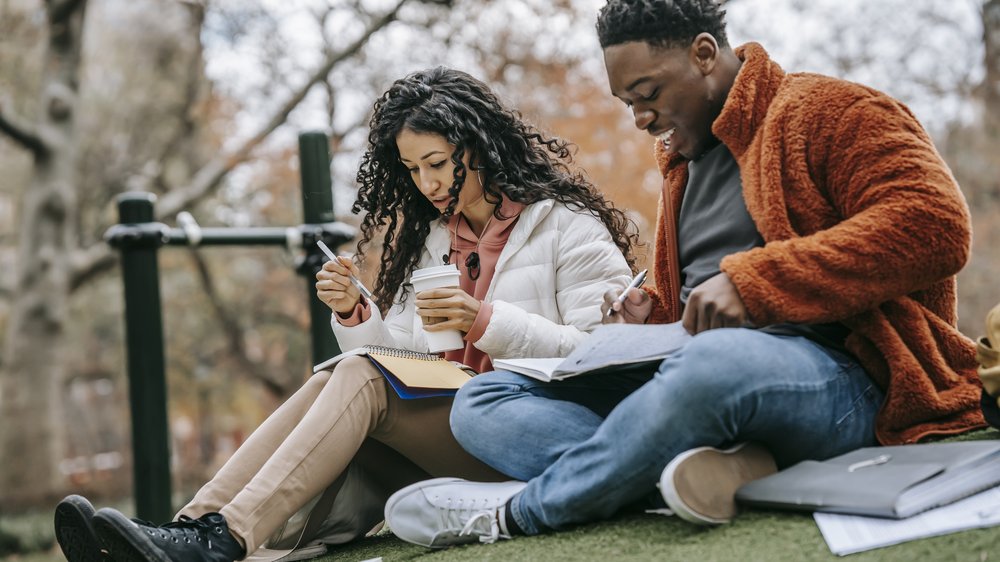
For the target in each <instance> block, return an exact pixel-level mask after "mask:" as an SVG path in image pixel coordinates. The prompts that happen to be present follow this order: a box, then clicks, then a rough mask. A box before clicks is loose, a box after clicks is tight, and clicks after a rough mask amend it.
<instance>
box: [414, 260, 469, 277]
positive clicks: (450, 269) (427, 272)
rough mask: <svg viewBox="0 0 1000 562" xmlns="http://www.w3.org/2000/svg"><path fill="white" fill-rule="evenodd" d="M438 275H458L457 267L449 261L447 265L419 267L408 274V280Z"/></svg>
mask: <svg viewBox="0 0 1000 562" xmlns="http://www.w3.org/2000/svg"><path fill="white" fill-rule="evenodd" d="M439 275H458V267H457V266H455V264H453V263H449V264H448V265H435V266H431V267H424V268H421V269H414V270H413V273H412V274H411V275H410V280H411V281H413V280H416V279H424V278H427V277H437V276H439Z"/></svg>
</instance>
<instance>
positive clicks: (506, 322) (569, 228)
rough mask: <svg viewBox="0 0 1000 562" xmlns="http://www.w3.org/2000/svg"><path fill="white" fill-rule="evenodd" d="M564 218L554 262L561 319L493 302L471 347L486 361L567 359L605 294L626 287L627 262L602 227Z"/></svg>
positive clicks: (596, 318)
mask: <svg viewBox="0 0 1000 562" xmlns="http://www.w3.org/2000/svg"><path fill="white" fill-rule="evenodd" d="M565 214H566V215H568V216H569V220H567V221H565V223H563V224H560V225H559V228H558V233H559V236H558V244H557V248H556V249H555V263H554V267H555V283H554V290H555V295H554V298H555V300H556V304H557V307H558V310H559V315H560V316H561V321H555V320H550V319H548V318H545V317H544V316H542V315H539V314H534V313H529V312H526V311H525V310H523V309H521V308H519V307H517V306H514V305H512V304H510V303H507V302H504V301H502V300H495V301H493V316H492V318H491V319H490V324H489V325H488V326H487V328H486V331H485V332H484V334H483V337H482V338H480V339H479V341H478V342H476V344H475V345H476V347H477V348H479V349H480V350H482V351H484V352H486V353H487V354H488V355H489V356H490V357H492V358H495V359H496V358H508V357H564V356H566V355H568V354H569V352H570V351H572V350H573V348H574V347H575V346H576V345H577V344H578V343H579V342H580V341H581V340H582V339H583V337H584V336H585V335H586V333H587V332H589V331H590V330H593V329H594V328H595V327H596V326H597V325H598V324H600V323H601V310H600V307H601V303H602V302H603V296H604V293H605V292H607V291H609V290H614V291H621V290H622V289H624V288H625V287H626V286H627V285H628V282H629V278H630V271H629V268H628V264H627V263H626V261H625V258H624V257H623V256H622V254H621V251H619V250H618V247H617V246H616V245H615V244H614V241H613V240H612V238H611V234H610V233H609V232H608V230H607V229H606V228H605V227H604V224H603V223H601V222H600V221H599V220H598V219H597V218H595V217H594V216H593V215H590V214H588V213H568V212H567V213H565ZM524 282H531V280H524Z"/></svg>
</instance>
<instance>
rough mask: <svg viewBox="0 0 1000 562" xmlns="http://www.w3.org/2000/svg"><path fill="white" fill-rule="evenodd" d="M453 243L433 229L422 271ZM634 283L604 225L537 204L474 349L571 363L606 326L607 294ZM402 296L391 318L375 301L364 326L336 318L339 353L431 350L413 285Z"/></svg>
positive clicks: (513, 237) (520, 224) (520, 231)
mask: <svg viewBox="0 0 1000 562" xmlns="http://www.w3.org/2000/svg"><path fill="white" fill-rule="evenodd" d="M450 242H451V240H450V235H449V232H448V228H447V226H445V225H444V224H436V225H434V227H432V228H431V232H430V234H428V236H427V240H426V242H425V243H424V250H423V253H422V255H421V257H420V262H419V263H418V265H417V267H418V268H420V267H429V266H434V265H441V256H442V255H444V254H447V253H448V252H449V249H450ZM628 282H629V269H628V264H627V263H626V262H625V258H624V257H623V256H622V254H621V252H620V251H619V250H618V247H617V246H615V244H614V241H613V240H612V238H611V234H610V233H609V232H608V230H607V228H605V226H604V224H603V223H602V222H601V221H600V220H598V219H597V218H596V217H594V216H593V215H591V214H589V213H586V212H575V211H571V210H570V209H568V208H567V207H566V206H564V205H562V204H561V203H556V202H554V201H552V200H546V201H540V202H538V203H533V204H531V205H529V206H527V207H525V208H524V210H522V211H521V216H520V218H519V219H518V221H517V224H515V225H514V229H513V230H512V231H511V233H510V237H509V238H508V239H507V244H506V245H505V246H504V248H503V250H502V251H501V253H500V257H499V259H498V260H497V266H496V273H494V275H493V280H492V281H491V282H490V287H489V290H488V291H487V293H486V300H487V301H488V302H491V303H493V315H492V316H491V317H490V322H489V325H488V326H487V327H486V331H485V333H484V334H483V336H482V337H481V338H480V339H479V341H477V342H476V343H475V346H476V347H477V348H478V349H479V350H481V351H483V352H484V353H486V354H487V355H489V356H490V357H491V358H493V359H503V358H511V357H565V356H566V355H568V354H569V352H570V351H572V350H573V348H574V347H575V346H576V345H577V344H578V343H579V342H580V341H581V340H582V339H583V337H584V335H585V334H586V332H589V331H590V330H593V329H594V328H595V327H596V326H597V325H598V324H600V323H601V310H600V307H601V303H602V302H603V295H604V293H605V292H606V291H608V290H609V289H613V290H615V291H616V292H618V291H621V290H622V289H624V288H625V287H626V286H627V285H628ZM402 290H403V291H406V294H407V298H406V301H405V304H404V305H402V306H401V305H400V304H399V300H398V299H397V300H396V304H395V305H394V306H393V307H392V308H391V309H390V310H389V314H387V315H386V317H385V320H383V319H382V317H381V315H380V314H379V311H378V309H377V307H375V305H374V303H370V306H372V307H373V310H372V314H371V318H369V319H368V320H367V321H365V322H363V323H361V324H359V325H357V326H351V327H348V326H343V325H341V324H340V323H339V322H337V320H336V318H331V324H332V326H333V331H334V334H335V335H336V336H337V342H338V343H339V344H340V348H341V349H343V350H348V349H353V348H355V347H360V346H362V345H368V344H373V345H384V346H389V347H398V348H404V349H411V350H414V351H427V350H428V346H427V341H426V339H425V338H424V331H423V329H422V324H421V321H420V317H419V316H417V314H416V313H415V312H414V305H413V301H414V300H415V299H414V296H413V287H412V286H411V285H410V284H409V283H407V284H405V285H404V286H403V288H402Z"/></svg>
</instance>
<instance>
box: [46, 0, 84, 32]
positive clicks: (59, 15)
mask: <svg viewBox="0 0 1000 562" xmlns="http://www.w3.org/2000/svg"><path fill="white" fill-rule="evenodd" d="M86 3H87V0H48V1H47V2H46V4H48V5H49V9H48V13H49V23H50V25H53V26H55V25H62V24H64V23H66V20H68V19H69V18H70V16H72V15H73V12H75V11H76V10H78V9H82V8H83V7H84V5H85V4H86Z"/></svg>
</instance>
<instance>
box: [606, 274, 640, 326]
mask: <svg viewBox="0 0 1000 562" xmlns="http://www.w3.org/2000/svg"><path fill="white" fill-rule="evenodd" d="M646 271H647V270H645V269H643V270H642V271H640V272H639V273H638V274H637V275H636V276H635V277H633V278H632V282H631V283H629V284H628V287H626V288H625V290H624V291H622V294H620V295H618V298H617V299H615V300H616V301H618V304H625V295H627V294H628V291H629V289H638V288H639V286H640V285H642V284H643V283H644V282H645V281H646ZM614 313H615V309H614V308H612V307H610V306H609V307H608V316H609V317H610V316H611V315H612V314H614Z"/></svg>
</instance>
